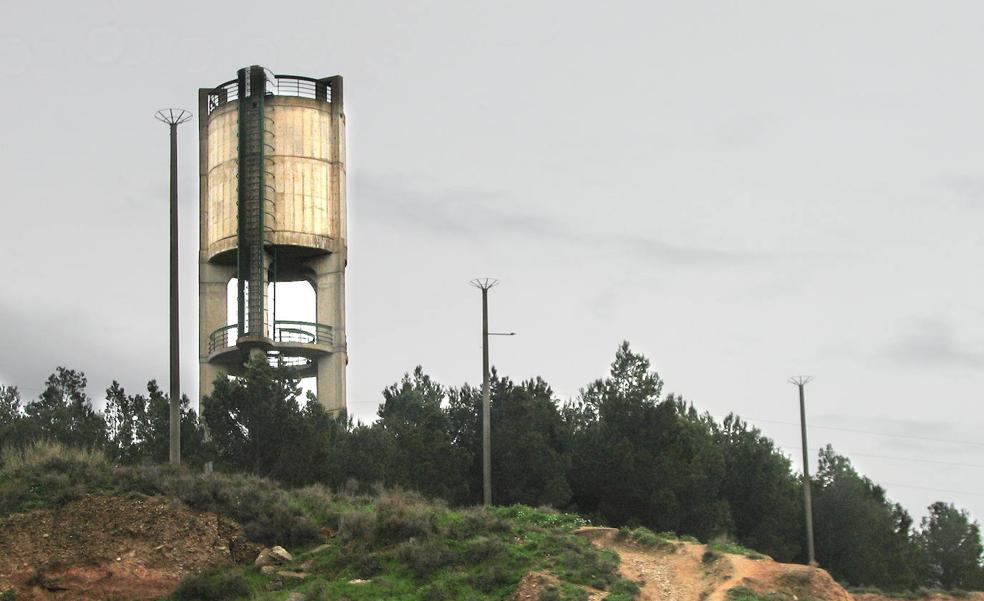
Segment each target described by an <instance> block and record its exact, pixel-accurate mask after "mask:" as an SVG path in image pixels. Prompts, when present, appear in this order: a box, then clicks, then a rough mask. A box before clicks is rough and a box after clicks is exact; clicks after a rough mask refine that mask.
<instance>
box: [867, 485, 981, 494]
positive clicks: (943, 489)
mask: <svg viewBox="0 0 984 601" xmlns="http://www.w3.org/2000/svg"><path fill="white" fill-rule="evenodd" d="M882 486H895V487H897V488H914V489H916V490H928V491H930V492H944V493H947V494H951V495H967V496H968V497H984V493H979V492H967V491H966V490H948V489H946V488H930V487H928V486H913V485H912V484H895V483H892V482H883V483H882Z"/></svg>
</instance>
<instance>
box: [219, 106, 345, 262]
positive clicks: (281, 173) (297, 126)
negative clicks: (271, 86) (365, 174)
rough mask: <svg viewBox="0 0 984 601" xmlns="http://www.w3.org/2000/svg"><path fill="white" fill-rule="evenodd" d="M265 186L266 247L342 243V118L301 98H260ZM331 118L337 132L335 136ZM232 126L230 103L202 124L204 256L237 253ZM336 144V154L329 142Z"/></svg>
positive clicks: (316, 246) (334, 246)
mask: <svg viewBox="0 0 984 601" xmlns="http://www.w3.org/2000/svg"><path fill="white" fill-rule="evenodd" d="M265 120H266V132H267V135H266V141H267V146H266V152H265V155H266V165H267V175H266V183H267V185H268V186H269V187H268V189H267V194H268V199H269V200H272V201H273V203H272V204H273V223H268V224H267V228H268V233H267V240H268V242H270V243H271V244H277V245H284V246H298V247H304V248H311V249H318V250H325V251H332V250H335V249H337V248H338V246H339V245H340V244H341V245H344V240H345V238H346V231H345V225H344V224H345V170H344V154H343V153H344V150H342V149H344V117H342V116H340V115H339V116H335V117H333V115H332V113H331V105H330V104H328V103H326V102H320V101H316V100H313V99H307V98H294V97H281V96H272V97H271V96H268V97H267V99H266V112H265ZM333 120H334V123H336V124H337V125H336V126H335V127H337V128H338V131H337V135H336V132H333ZM237 136H238V121H237V110H236V105H235V103H234V102H233V103H229V104H228V105H225V106H223V107H221V108H220V109H218V110H216V111H215V112H214V113H213V114H212V116H211V117H210V119H209V123H208V173H209V176H208V254H209V256H210V257H215V256H216V255H218V254H221V253H223V252H226V251H228V250H231V249H234V248H236V234H237V225H238V221H237V214H236V211H237V169H238V161H237V154H238V138H237ZM334 139H338V140H340V141H341V144H339V148H338V151H337V152H336V151H334V150H333V147H332V140H334Z"/></svg>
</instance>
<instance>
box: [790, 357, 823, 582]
mask: <svg viewBox="0 0 984 601" xmlns="http://www.w3.org/2000/svg"><path fill="white" fill-rule="evenodd" d="M811 380H813V378H812V377H810V376H796V377H795V378H790V379H789V383H790V384H794V385H795V386H796V387H797V388H799V401H800V434H801V436H802V438H803V512H804V513H805V514H806V551H807V557H808V558H809V561H810V565H811V566H812V565H816V563H817V560H816V556H815V554H814V552H813V499H812V497H811V494H810V450H809V447H808V446H807V444H806V398H805V395H804V394H803V388H804V387H805V386H806V385H807V384H809V383H810V381H811Z"/></svg>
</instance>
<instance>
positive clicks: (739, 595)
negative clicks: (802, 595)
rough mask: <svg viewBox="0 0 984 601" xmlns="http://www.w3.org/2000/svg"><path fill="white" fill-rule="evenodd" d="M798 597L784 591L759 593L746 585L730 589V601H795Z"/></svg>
mask: <svg viewBox="0 0 984 601" xmlns="http://www.w3.org/2000/svg"><path fill="white" fill-rule="evenodd" d="M795 599H796V597H794V596H793V595H791V594H789V593H786V592H783V591H775V592H771V593H758V592H756V591H754V590H752V589H750V588H748V587H745V586H736V587H734V588H733V589H730V590H728V601H795Z"/></svg>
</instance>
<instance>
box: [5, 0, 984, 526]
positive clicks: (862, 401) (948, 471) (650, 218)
mask: <svg viewBox="0 0 984 601" xmlns="http://www.w3.org/2000/svg"><path fill="white" fill-rule="evenodd" d="M0 56H2V61H0V75H2V77H0V81H2V82H3V92H2V94H0V114H2V115H3V116H4V121H3V126H2V132H3V133H2V134H0V137H2V139H3V144H2V145H0V174H2V177H3V181H4V187H3V190H2V197H3V200H2V201H0V202H2V206H3V209H4V211H3V213H2V215H3V216H2V223H3V227H2V233H0V276H2V278H3V290H4V293H3V294H2V295H0V340H2V341H3V342H4V344H2V345H0V383H7V384H17V385H19V386H21V388H22V390H23V392H24V393H25V396H26V397H28V398H32V397H33V396H35V395H36V394H37V392H38V390H37V389H39V388H40V387H41V386H42V384H43V381H44V378H45V377H46V375H47V374H49V373H50V372H52V371H53V370H54V368H55V367H56V366H59V365H64V366H68V367H72V368H75V369H80V370H84V371H85V372H86V374H87V375H88V376H89V382H90V385H91V393H92V395H93V397H94V398H96V399H99V398H101V395H102V391H104V390H105V388H106V387H107V386H108V385H109V383H110V382H111V381H112V380H113V379H118V380H120V381H121V382H122V383H123V384H124V386H126V387H127V389H128V390H130V391H131V392H136V391H138V390H140V389H141V388H142V387H143V386H144V385H145V383H146V382H147V381H148V380H150V379H154V378H156V379H158V380H159V381H161V382H165V381H166V380H167V365H168V363H167V323H168V322H167V284H168V279H167V232H168V222H167V210H168V209H167V131H166V128H165V127H164V126H162V125H161V124H160V123H158V122H156V121H155V120H154V119H153V112H154V110H156V109H158V108H161V107H166V106H181V107H186V108H189V109H192V110H196V108H197V107H196V102H197V100H196V99H197V89H198V88H199V87H209V86H212V85H216V84H218V83H221V82H224V81H227V80H229V79H231V78H233V77H234V76H235V72H236V69H238V68H240V67H243V66H247V65H250V64H262V65H264V66H266V67H268V68H270V69H272V70H273V71H274V72H277V73H292V74H304V75H309V76H315V77H322V76H329V75H334V74H341V75H343V76H344V77H345V95H346V98H345V102H346V104H345V109H346V114H347V117H348V143H349V147H348V157H349V165H348V173H349V189H348V192H349V195H348V206H349V215H350V223H349V232H350V239H349V269H348V280H347V282H348V297H347V301H348V340H349V352H350V365H349V371H348V389H349V400H348V402H349V407H350V411H351V412H352V413H353V414H354V415H355V416H357V417H358V418H362V419H371V418H372V416H373V414H374V412H375V408H376V404H377V403H378V402H379V400H380V398H381V395H380V391H381V390H382V389H383V388H384V387H385V386H386V385H388V384H389V383H391V382H393V381H395V380H396V379H397V378H399V377H400V375H401V374H402V373H403V372H404V371H407V370H410V369H412V368H413V367H414V366H415V365H417V364H421V365H423V366H424V368H425V370H426V371H428V372H429V373H431V374H432V375H433V376H434V377H436V378H438V379H439V380H440V381H442V382H444V383H446V384H450V385H460V384H461V383H463V382H465V381H468V382H472V383H475V382H478V381H479V380H480V377H481V348H480V325H481V324H480V298H479V293H478V292H477V291H476V290H474V289H473V288H470V287H469V286H468V281H469V280H470V279H471V278H473V277H476V276H484V275H489V276H495V277H498V278H500V279H501V280H502V285H501V286H500V287H498V288H496V289H495V290H494V291H493V292H492V293H491V297H490V301H491V302H490V305H491V322H492V327H493V329H498V330H508V331H516V332H518V336H516V337H514V338H500V339H493V347H492V357H493V363H494V365H496V366H497V367H498V369H499V370H500V372H501V373H504V374H506V375H509V376H510V377H512V378H514V379H517V380H521V379H525V378H529V377H533V376H536V375H541V376H543V377H544V378H545V379H546V380H547V381H548V382H550V383H551V384H552V385H553V387H554V390H555V391H556V393H557V395H558V397H559V398H561V399H568V398H571V397H575V396H576V395H577V393H578V390H579V389H580V388H581V387H582V386H584V385H585V384H587V383H588V382H589V381H591V380H593V379H595V378H597V377H601V376H603V375H604V374H605V373H606V371H607V369H608V366H609V363H610V362H611V360H612V358H613V356H614V352H615V350H616V347H617V345H618V344H619V342H621V341H622V340H626V339H627V340H629V341H631V343H632V345H633V346H634V347H635V348H636V349H638V350H640V351H643V352H644V353H645V354H646V355H647V356H649V357H650V358H651V359H652V361H653V364H654V366H655V367H656V368H657V369H658V371H659V372H660V374H661V375H662V376H663V378H664V379H665V381H666V388H667V390H669V391H672V392H676V393H680V394H682V395H684V396H685V397H686V398H687V399H689V400H691V401H693V402H694V403H695V404H696V405H697V407H699V408H700V409H704V410H708V411H710V412H711V413H713V414H714V415H717V416H723V415H725V414H727V413H728V412H731V411H734V412H737V413H740V414H741V415H743V416H747V417H748V418H749V419H750V421H752V422H753V423H756V424H758V425H759V426H760V427H762V428H763V430H764V431H765V432H766V433H768V434H769V435H770V436H772V437H773V438H775V440H776V441H777V442H779V443H780V444H781V445H782V446H783V447H784V448H786V449H788V450H789V452H790V453H792V454H793V456H794V457H795V456H797V455H796V454H798V453H799V448H798V444H799V443H798V430H797V428H796V426H795V425H794V424H795V423H796V422H797V421H798V408H797V404H796V391H795V388H794V387H793V386H791V385H789V384H788V383H786V379H787V378H788V377H789V376H791V375H795V374H801V373H803V374H812V375H814V376H816V380H815V382H814V383H812V384H810V385H809V387H808V389H807V400H808V410H809V415H810V418H811V421H812V424H814V425H816V426H818V427H817V428H816V429H814V430H812V431H811V434H810V436H811V438H810V446H811V447H813V449H811V451H813V452H815V448H817V447H819V446H821V445H823V444H826V443H832V444H834V446H835V448H836V449H837V450H838V451H841V452H843V453H846V454H847V455H849V456H850V457H851V458H852V459H853V460H854V462H855V465H856V466H858V468H859V469H860V470H861V471H863V472H864V473H866V474H868V475H869V476H871V477H872V478H874V479H875V480H877V481H879V482H881V483H883V484H884V485H885V486H886V487H887V489H888V491H889V495H890V496H891V497H892V498H893V499H895V500H898V501H900V502H902V503H904V504H905V506H906V507H907V508H909V510H910V511H911V512H913V513H914V514H915V515H916V516H917V519H918V517H919V516H921V515H923V514H924V508H925V506H926V505H928V504H929V503H930V502H932V501H934V500H936V499H945V500H949V501H953V502H956V503H957V504H958V505H959V506H961V507H965V508H968V509H970V510H971V511H972V513H973V514H974V515H975V517H978V518H984V483H982V475H984V438H982V437H981V435H980V431H981V425H982V421H984V407H982V406H981V403H980V401H981V390H982V388H984V311H982V295H984V284H982V282H981V273H982V271H981V268H982V261H984V254H982V248H981V246H982V244H981V232H982V229H984V227H982V226H984V108H982V107H984V75H982V73H984V71H982V68H981V65H980V62H981V57H982V56H984V5H982V4H981V3H980V2H956V1H951V2H946V3H940V2H918V3H916V2H900V1H898V0H893V1H886V2H829V1H827V2H814V3H803V2H799V3H790V2H786V1H776V2H741V3H738V2H695V1H688V2H675V3H666V2H637V3H625V2H602V3H599V2H583V3H570V2H567V3H559V2H557V3H540V2H531V1H529V0H524V1H522V2H509V1H499V2H495V3H491V2H490V3H483V4H479V3H472V2H461V1H450V2H413V3H411V2H354V1H350V2H345V3H342V2H331V1H325V0H320V1H317V2H277V3H263V4H261V3H244V2H221V1H211V2H173V1H172V2H168V3H144V2H134V1H130V0H119V1H116V2H97V1H88V2H73V3H69V2H65V3H59V4H54V3H50V2H7V3H4V4H3V7H2V8H0ZM197 144H198V141H197V128H195V127H194V125H193V124H189V125H186V126H184V127H183V128H182V129H181V139H180V153H181V157H180V168H181V189H180V194H181V210H182V211H183V213H182V227H183V238H182V261H183V265H182V285H183V291H182V306H181V309H182V312H183V313H182V318H183V328H182V336H183V339H182V381H183V384H184V388H185V390H186V391H187V392H188V393H189V394H190V395H191V396H192V397H197V390H198V388H197V387H198V383H197V378H198V364H197V339H196V337H197V322H196V320H197V296H196V285H197V271H196V270H197V264H196V260H197V255H196V253H197V244H198V239H197V208H198V190H197V175H198V174H197V148H198V147H197ZM821 426H822V427H823V428H821ZM831 428H833V429H831ZM856 431H863V432H864V433H859V432H856ZM874 433H879V434H888V435H893V436H880V435H875V434H874ZM906 459H910V460H911V459H918V460H920V462H914V461H906ZM934 462H936V463H934Z"/></svg>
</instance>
